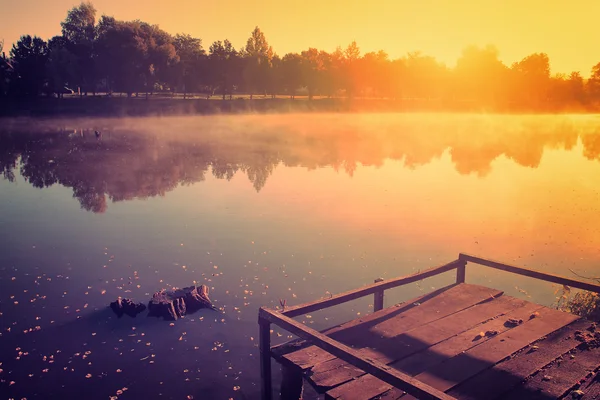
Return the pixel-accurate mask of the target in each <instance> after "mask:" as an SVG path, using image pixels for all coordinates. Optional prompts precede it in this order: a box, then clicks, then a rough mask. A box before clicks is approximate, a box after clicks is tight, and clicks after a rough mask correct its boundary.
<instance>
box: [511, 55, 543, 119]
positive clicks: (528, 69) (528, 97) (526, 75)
mask: <svg viewBox="0 0 600 400" xmlns="http://www.w3.org/2000/svg"><path fill="white" fill-rule="evenodd" d="M511 69H512V71H513V72H514V73H515V79H516V82H515V86H514V87H515V89H517V93H516V94H517V96H519V97H522V98H523V99H524V100H525V105H527V106H529V107H532V108H535V109H539V107H541V106H542V105H543V103H544V102H545V100H546V99H547V97H548V90H549V87H550V61H549V59H548V55H546V54H545V53H534V54H531V55H529V56H527V57H525V58H524V59H522V60H521V61H519V62H516V63H514V64H513V65H512V67H511Z"/></svg>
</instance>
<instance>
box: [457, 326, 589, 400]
mask: <svg viewBox="0 0 600 400" xmlns="http://www.w3.org/2000/svg"><path fill="white" fill-rule="evenodd" d="M589 326H590V322H589V321H586V320H579V321H576V322H574V323H573V324H571V325H568V326H566V327H565V328H563V329H560V330H559V331H557V332H554V333H553V334H551V335H550V336H548V337H547V338H545V339H541V340H540V341H538V342H536V343H535V345H536V346H537V351H529V350H530V349H529V348H526V349H524V350H523V351H521V352H520V353H518V354H516V355H515V356H513V357H511V358H509V359H507V360H505V361H503V362H500V363H499V364H497V365H495V366H494V367H492V368H490V369H488V370H485V371H483V372H482V373H480V374H478V375H475V376H474V377H472V378H470V379H468V380H467V381H465V382H463V383H462V384H460V385H458V386H457V387H455V388H454V389H452V390H451V391H450V392H449V394H451V395H452V396H454V397H457V398H460V399H464V400H476V399H483V398H486V399H490V400H492V399H495V398H498V397H500V396H502V395H503V394H504V393H506V392H508V391H509V390H511V389H513V388H514V387H516V386H517V385H519V384H520V383H521V382H522V381H523V380H525V379H526V378H527V377H529V376H530V375H533V374H535V373H536V372H538V371H539V370H540V369H542V368H543V367H545V366H546V365H548V364H549V363H550V362H552V361H554V360H555V359H557V358H559V357H563V358H564V357H568V355H566V356H565V353H567V352H569V351H571V350H573V349H574V348H575V347H577V346H580V345H581V342H580V341H579V340H577V339H576V338H575V335H574V333H573V332H574V331H576V330H585V329H586V328H587V327H589Z"/></svg>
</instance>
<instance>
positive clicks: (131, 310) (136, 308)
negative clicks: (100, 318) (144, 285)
mask: <svg viewBox="0 0 600 400" xmlns="http://www.w3.org/2000/svg"><path fill="white" fill-rule="evenodd" d="M110 308H111V309H112V310H113V311H114V312H115V314H117V317H119V318H121V317H122V316H123V314H127V315H129V316H130V317H133V318H135V316H136V315H138V314H139V313H141V312H142V311H144V310H145V309H146V306H145V305H143V304H142V303H137V304H136V303H134V302H133V300H131V299H121V298H120V297H119V298H118V299H117V300H116V301H113V302H112V303H110Z"/></svg>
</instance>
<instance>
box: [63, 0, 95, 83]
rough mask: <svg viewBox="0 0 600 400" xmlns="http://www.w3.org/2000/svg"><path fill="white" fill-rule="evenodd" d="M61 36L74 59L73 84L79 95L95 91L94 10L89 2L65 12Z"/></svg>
mask: <svg viewBox="0 0 600 400" xmlns="http://www.w3.org/2000/svg"><path fill="white" fill-rule="evenodd" d="M60 25H61V27H62V35H63V37H64V38H65V39H66V40H67V48H68V50H69V51H70V52H71V53H72V54H73V55H75V57H76V66H77V68H76V69H75V76H74V82H73V83H74V84H75V85H77V86H78V87H79V90H80V94H83V93H84V92H85V93H87V92H88V91H92V92H95V91H96V65H95V62H94V61H95V60H94V44H95V41H96V9H95V8H94V6H93V5H92V3H90V2H86V3H81V4H80V5H79V6H77V7H73V8H72V9H71V10H69V11H68V12H67V17H66V18H65V20H64V21H63V22H61V24H60Z"/></svg>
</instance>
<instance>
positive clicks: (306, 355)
mask: <svg viewBox="0 0 600 400" xmlns="http://www.w3.org/2000/svg"><path fill="white" fill-rule="evenodd" d="M455 286H456V285H455V284H452V285H449V286H446V287H443V288H440V289H437V290H434V291H433V292H431V293H427V294H424V295H422V296H419V297H417V298H416V299H412V300H410V301H407V302H404V303H400V304H396V305H394V306H392V307H388V308H385V309H383V310H381V311H378V312H375V313H372V314H369V315H365V316H364V317H362V318H357V319H354V320H352V321H348V322H345V323H343V324H340V325H337V326H334V327H331V328H329V329H326V330H324V331H322V332H321V333H323V334H324V335H332V334H334V333H336V332H339V331H341V330H344V329H350V328H352V327H354V326H356V325H359V324H362V323H372V322H374V321H377V320H380V319H384V318H387V317H389V315H390V314H394V315H396V314H400V313H403V312H406V311H408V310H410V309H412V308H415V307H418V305H417V304H419V303H425V302H427V301H429V300H430V299H432V298H434V297H436V296H438V295H440V294H441V293H443V292H445V291H448V290H450V289H452V288H454V287H455ZM284 346H287V347H286V348H284ZM294 346H296V347H297V348H296V349H294ZM301 350H302V351H301ZM274 353H275V354H274V357H275V358H276V360H277V361H279V362H282V363H285V364H287V365H290V366H294V367H297V368H300V369H303V370H305V369H308V368H311V367H313V366H314V365H315V364H317V363H319V362H324V361H327V360H331V359H333V358H334V357H333V356H332V355H331V354H329V353H327V352H326V351H325V350H323V349H320V348H319V347H317V346H314V345H311V344H310V342H309V341H306V340H303V339H298V340H295V341H292V342H288V343H284V344H283V345H280V346H277V348H276V349H274Z"/></svg>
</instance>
